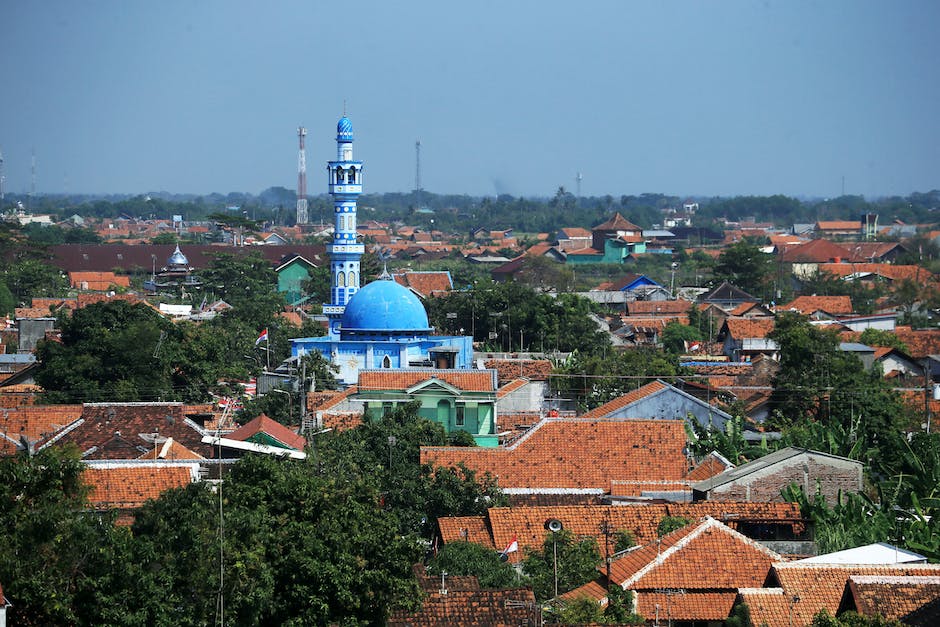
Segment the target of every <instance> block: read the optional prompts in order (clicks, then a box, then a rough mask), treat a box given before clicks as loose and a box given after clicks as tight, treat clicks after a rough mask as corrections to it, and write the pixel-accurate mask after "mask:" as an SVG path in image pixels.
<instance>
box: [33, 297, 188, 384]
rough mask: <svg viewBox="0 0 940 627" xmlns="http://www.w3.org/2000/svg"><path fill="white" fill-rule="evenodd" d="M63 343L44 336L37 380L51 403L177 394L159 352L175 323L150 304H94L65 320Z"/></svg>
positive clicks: (114, 302)
mask: <svg viewBox="0 0 940 627" xmlns="http://www.w3.org/2000/svg"><path fill="white" fill-rule="evenodd" d="M60 326H61V328H62V339H61V342H52V341H40V342H39V346H38V347H37V351H36V352H37V357H38V361H39V368H38V370H37V372H36V381H37V382H38V383H39V384H40V385H41V386H43V388H44V389H45V390H46V392H45V393H44V398H45V399H46V400H48V401H51V402H59V403H63V402H64V403H75V402H100V401H138V400H143V399H148V400H158V399H162V398H173V396H174V395H173V389H172V384H171V381H170V368H169V364H168V363H167V362H166V361H165V358H164V357H162V356H161V355H160V354H159V350H158V349H159V347H160V343H161V338H162V337H163V338H165V337H166V335H169V334H170V333H173V332H174V329H173V324H172V323H171V322H169V321H167V320H165V319H164V318H162V317H161V316H160V314H158V313H157V312H156V311H154V310H153V309H152V308H150V307H147V306H146V305H141V304H138V305H131V304H129V303H127V302H126V301H123V300H114V301H106V302H101V303H94V304H92V305H89V306H87V307H83V308H81V309H78V310H76V311H75V312H73V313H72V315H71V316H68V317H63V318H61V319H60Z"/></svg>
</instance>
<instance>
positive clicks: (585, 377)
mask: <svg viewBox="0 0 940 627" xmlns="http://www.w3.org/2000/svg"><path fill="white" fill-rule="evenodd" d="M679 373H680V368H679V365H678V362H677V361H676V359H675V357H673V356H669V355H666V354H664V353H663V352H662V351H659V350H656V349H655V348H649V347H643V348H633V349H626V350H622V351H616V352H614V351H612V352H611V353H610V354H608V355H604V354H584V353H574V354H572V355H571V357H570V358H569V359H568V360H567V361H566V362H565V363H564V364H563V365H562V366H560V367H558V368H556V370H555V373H554V376H553V377H552V384H553V385H554V386H555V387H556V391H557V393H558V394H559V395H561V396H563V397H566V398H574V399H575V400H576V401H577V402H578V405H579V406H580V407H581V408H582V409H585V410H587V409H593V408H595V407H598V406H600V405H603V404H604V403H606V402H607V401H610V400H612V399H615V398H618V397H620V396H622V395H624V394H626V393H628V392H631V391H633V390H635V389H637V388H639V387H640V386H642V385H645V384H647V383H649V382H650V381H652V380H654V379H663V380H665V381H670V380H673V379H675V377H676V376H677V375H678V374H679Z"/></svg>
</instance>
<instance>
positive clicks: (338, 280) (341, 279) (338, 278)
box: [336, 272, 346, 287]
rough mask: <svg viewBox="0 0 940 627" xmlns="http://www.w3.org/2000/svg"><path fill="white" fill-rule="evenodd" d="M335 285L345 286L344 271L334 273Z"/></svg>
mask: <svg viewBox="0 0 940 627" xmlns="http://www.w3.org/2000/svg"><path fill="white" fill-rule="evenodd" d="M336 286H337V287H346V273H345V272H340V273H339V274H337V275H336Z"/></svg>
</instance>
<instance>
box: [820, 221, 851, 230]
mask: <svg viewBox="0 0 940 627" xmlns="http://www.w3.org/2000/svg"><path fill="white" fill-rule="evenodd" d="M816 229H817V230H820V231H861V230H862V223H861V222H859V221H858V220H821V221H819V222H817V223H816Z"/></svg>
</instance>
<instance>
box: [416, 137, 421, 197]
mask: <svg viewBox="0 0 940 627" xmlns="http://www.w3.org/2000/svg"><path fill="white" fill-rule="evenodd" d="M420 192H421V140H420V139H416V140H415V193H416V194H417V193H420Z"/></svg>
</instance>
